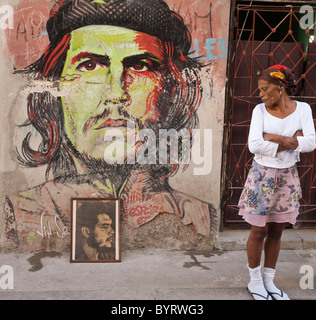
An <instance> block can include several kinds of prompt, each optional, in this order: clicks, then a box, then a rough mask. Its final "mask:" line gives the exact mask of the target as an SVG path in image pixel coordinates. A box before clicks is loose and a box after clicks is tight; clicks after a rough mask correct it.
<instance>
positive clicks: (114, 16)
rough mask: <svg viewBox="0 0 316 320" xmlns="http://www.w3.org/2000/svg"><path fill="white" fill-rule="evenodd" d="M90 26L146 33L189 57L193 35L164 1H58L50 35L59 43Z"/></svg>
mask: <svg viewBox="0 0 316 320" xmlns="http://www.w3.org/2000/svg"><path fill="white" fill-rule="evenodd" d="M88 25H112V26H120V27H125V28H128V29H133V30H136V31H140V32H144V33H147V34H149V35H151V36H154V37H157V38H159V39H160V40H162V41H165V42H171V43H173V45H174V47H175V49H176V50H177V51H180V52H183V53H184V54H187V53H188V52H189V50H190V46H191V36H190V33H189V31H188V29H187V27H186V26H185V24H184V22H183V19H182V18H181V17H180V16H179V15H178V14H177V13H175V12H174V11H172V10H170V8H169V7H168V5H167V4H166V3H165V2H164V1H162V0H59V1H58V2H57V3H56V5H55V6H54V7H53V9H52V11H51V16H50V18H49V20H48V22H47V32H48V35H49V39H50V42H51V43H54V44H56V43H57V42H58V41H59V40H60V39H61V38H62V37H63V36H64V35H65V34H67V33H70V32H71V31H73V30H75V29H78V28H81V27H84V26H88Z"/></svg>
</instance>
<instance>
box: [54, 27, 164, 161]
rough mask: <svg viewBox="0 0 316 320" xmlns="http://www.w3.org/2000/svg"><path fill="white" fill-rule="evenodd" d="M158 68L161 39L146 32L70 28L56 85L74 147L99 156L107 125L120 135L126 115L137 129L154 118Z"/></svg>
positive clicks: (161, 64)
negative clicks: (59, 79) (60, 92)
mask: <svg viewBox="0 0 316 320" xmlns="http://www.w3.org/2000/svg"><path fill="white" fill-rule="evenodd" d="M164 70H165V67H164V54H163V50H162V43H161V41H160V40H159V39H157V38H155V37H152V36H150V35H148V34H145V33H142V32H138V31H134V30H130V29H126V28H122V27H115V26H104V25H93V26H86V27H82V28H80V29H76V30H74V31H72V33H71V41H70V47H69V50H68V52H67V57H66V61H65V65H64V69H63V72H62V75H61V87H60V88H61V91H62V92H67V94H64V95H63V96H62V107H63V114H64V120H65V129H66V134H67V136H68V138H69V140H70V141H71V142H72V144H73V145H74V147H75V148H76V149H77V150H78V151H79V152H84V153H86V154H87V155H89V156H92V157H95V158H103V159H104V158H105V157H106V155H105V149H106V147H107V146H108V144H109V142H108V141H105V140H106V139H104V137H105V135H108V134H111V132H112V130H113V129H115V130H121V131H122V132H123V133H124V134H125V135H126V132H127V129H126V127H127V121H133V122H134V123H135V125H136V129H135V132H136V134H137V131H138V130H139V129H141V128H142V127H146V123H147V122H151V121H156V120H157V119H158V118H159V117H160V112H159V110H158V107H157V101H158V98H159V96H160V93H161V91H162V87H163V86H162V82H163V74H164ZM134 142H135V146H136V145H137V144H138V143H139V141H137V139H136V140H135V138H134ZM124 143H125V144H126V140H125V142H124ZM135 146H132V147H131V146H130V150H134V151H133V152H135V148H136V147H135ZM105 160H106V159H105Z"/></svg>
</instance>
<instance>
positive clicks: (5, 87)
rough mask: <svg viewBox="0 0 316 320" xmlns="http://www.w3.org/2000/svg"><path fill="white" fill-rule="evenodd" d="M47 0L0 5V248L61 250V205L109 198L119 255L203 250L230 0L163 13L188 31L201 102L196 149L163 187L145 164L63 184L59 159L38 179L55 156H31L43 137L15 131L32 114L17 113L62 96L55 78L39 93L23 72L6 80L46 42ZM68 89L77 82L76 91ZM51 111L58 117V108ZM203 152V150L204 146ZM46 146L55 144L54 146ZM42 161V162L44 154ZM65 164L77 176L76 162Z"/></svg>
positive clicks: (66, 238) (216, 162)
mask: <svg viewBox="0 0 316 320" xmlns="http://www.w3.org/2000/svg"><path fill="white" fill-rule="evenodd" d="M54 2H55V1H53V0H20V1H19V0H15V1H10V3H8V2H7V1H5V0H1V1H0V8H1V7H2V8H4V9H6V7H3V6H4V5H7V4H9V5H10V6H11V7H12V8H13V12H14V15H13V20H12V26H11V25H9V24H7V25H5V24H3V30H0V33H1V38H0V39H1V54H2V59H1V60H0V70H1V76H2V77H1V79H2V80H1V87H0V90H1V91H0V96H1V120H0V121H1V127H0V130H1V148H0V175H1V178H0V181H1V204H2V206H1V210H2V211H1V218H0V223H1V247H2V250H3V251H10V250H20V251H32V250H55V251H58V250H64V249H65V248H68V246H69V242H70V225H71V198H73V197H113V196H118V197H120V198H121V199H122V205H121V208H122V213H121V215H122V237H121V241H122V248H128V249H130V248H134V247H148V246H149V247H164V248H165V247H167V248H176V249H192V248H195V249H199V248H200V249H205V248H210V247H212V245H213V242H214V239H215V238H216V236H217V233H218V228H219V215H220V211H219V210H220V180H221V156H222V133H223V121H224V108H225V105H224V97H225V84H226V63H227V61H226V59H227V47H228V40H227V39H228V27H229V14H230V1H229V0H212V1H210V0H198V1H196V0H185V1H182V0H168V1H167V3H168V5H169V7H170V8H171V9H172V10H174V11H175V12H176V13H178V14H179V15H180V16H181V17H182V18H183V20H184V23H185V24H186V26H187V27H188V30H189V32H190V35H191V38H192V45H191V51H193V53H192V54H191V57H195V58H197V57H199V61H200V62H201V63H203V64H204V65H205V66H204V67H202V69H201V71H199V76H200V78H201V83H200V87H201V88H202V91H201V92H202V93H203V96H202V99H201V101H200V100H199V97H194V99H195V100H196V101H198V102H199V104H200V105H199V108H198V111H197V115H198V118H199V125H198V126H196V127H195V128H196V129H198V130H197V132H198V133H200V134H201V141H200V142H199V143H197V146H198V147H196V148H194V147H193V148H192V150H191V161H190V164H189V165H188V166H187V165H185V164H182V163H181V160H180V168H179V170H178V171H177V172H176V173H175V174H174V175H170V173H169V175H170V177H168V178H167V179H164V180H163V181H162V177H163V176H164V175H165V174H166V173H165V172H164V171H163V170H160V169H159V170H156V171H155V173H154V174H153V173H152V169H151V168H152V167H153V165H152V164H149V165H147V166H146V167H142V168H139V167H138V168H137V169H136V168H132V171H131V172H130V170H129V169H130V168H131V167H132V165H129V166H128V168H129V169H127V172H128V174H127V175H126V177H123V176H124V172H125V171H123V169H120V168H119V167H118V166H116V165H112V167H111V165H109V166H108V167H110V169H109V170H108V171H106V170H105V172H108V174H109V176H111V178H109V177H108V176H107V174H106V173H103V176H102V177H100V172H98V174H96V173H95V172H93V173H91V170H90V171H89V173H87V171H85V170H84V171H83V172H81V175H80V179H78V175H77V176H76V178H74V177H70V178H69V177H68V178H69V179H68V178H67V179H65V177H66V176H67V175H68V174H69V166H68V165H69V163H70V162H69V161H70V160H69V159H68V160H64V162H62V161H61V162H59V164H58V168H57V169H58V170H57V171H58V174H59V178H58V179H57V178H56V175H55V176H54V175H53V174H52V172H50V174H49V175H48V176H46V177H45V172H46V169H47V166H48V165H52V163H53V162H54V161H55V159H56V157H57V156H55V157H53V156H52V157H51V158H50V159H49V161H46V159H44V158H45V157H44V156H43V155H41V154H40V152H39V149H38V148H39V146H40V144H41V142H42V139H43V137H42V136H41V134H40V133H39V132H38V131H37V130H36V129H35V128H34V127H33V126H32V125H28V126H23V127H21V126H20V127H19V125H21V124H24V123H25V122H26V121H27V119H28V118H29V119H31V121H32V120H33V118H32V117H36V116H37V114H32V112H31V111H30V112H29V114H28V112H27V109H28V105H27V101H28V99H29V101H30V96H29V94H30V93H33V92H40V93H41V92H44V91H50V92H51V95H52V96H53V97H54V95H55V96H58V95H59V96H63V95H65V93H63V92H62V93H60V94H59V93H56V92H57V91H58V89H56V87H58V85H59V84H58V80H56V79H55V80H56V83H55V86H51V88H48V87H47V86H49V85H52V84H54V83H53V80H52V79H50V80H49V81H50V82H47V81H46V80H45V79H44V80H45V81H44V80H43V82H39V81H36V80H34V79H33V82H31V81H30V79H28V78H27V77H26V76H24V75H21V74H13V70H14V68H15V69H23V68H26V67H27V66H29V65H30V64H32V63H34V62H35V61H36V60H37V59H38V58H40V57H41V55H42V54H43V53H44V52H45V50H46V48H47V46H48V44H49V40H48V36H47V32H46V27H45V25H46V21H47V19H48V17H49V12H50V9H51V7H52V5H53V4H54ZM100 5H102V4H100ZM5 12H6V11H5ZM8 19H9V20H10V18H8ZM7 22H8V21H7ZM9 22H10V21H9ZM55 54H56V53H55ZM52 59H53V58H52ZM178 59H180V58H178ZM183 73H185V70H184V71H183ZM178 76H179V75H178ZM186 77H188V75H186ZM192 77H193V76H192ZM186 80H187V79H186ZM193 82H194V84H195V86H199V84H198V83H199V81H198V80H197V78H195V76H194V81H193ZM180 85H181V82H180ZM182 85H184V86H186V85H185V84H182ZM78 86H79V85H78V84H77V88H78ZM191 86H192V83H191ZM74 88H75V87H74ZM71 90H75V89H71ZM68 94H69V95H70V96H71V94H72V91H70V92H69V91H68ZM195 94H196V93H195ZM175 95H176V94H175ZM56 99H57V98H56ZM170 99H172V97H170ZM191 100H192V98H191ZM198 102H195V104H196V105H197V104H198ZM195 107H196V106H194V107H192V106H191V109H190V108H187V109H185V110H186V111H185V112H187V114H186V117H187V118H189V117H190V116H191V113H194V112H195V109H194V108H195ZM52 108H53V105H52ZM193 109H194V110H193ZM58 112H59V113H60V114H61V113H62V110H58ZM58 112H57V113H58ZM176 116H179V115H176ZM62 118H63V117H62ZM168 119H169V120H170V117H169V118H168ZM175 123H176V122H175ZM175 129H176V130H179V128H175ZM54 130H55V127H54V126H52V127H51V131H52V132H53V133H54ZM56 130H57V129H56ZM29 132H31V133H32V136H31V138H30V140H29V144H30V147H31V149H32V150H34V151H37V153H36V154H35V153H33V154H26V149H24V151H23V150H22V149H21V145H22V143H23V141H24V143H26V140H24V139H25V137H26V136H27V135H28V133H29ZM55 135H59V136H60V135H61V133H60V132H58V133H57V132H56V133H55ZM56 143H57V142H56ZM210 145H211V148H208V147H209V146H210ZM46 147H47V146H46ZM48 148H49V146H48ZM56 148H61V147H60V145H58V147H57V144H56ZM31 149H29V150H31ZM16 151H18V152H19V153H20V155H22V156H23V155H24V156H26V158H27V159H28V160H30V158H31V157H32V158H33V162H32V164H30V165H29V166H28V167H26V166H23V165H21V164H20V163H19V162H18V161H17V155H16ZM42 153H43V152H42ZM59 154H60V153H59ZM199 155H200V157H198V156H199ZM46 156H47V157H48V156H49V155H48V153H47V155H46ZM36 157H38V163H40V162H41V163H43V165H41V166H39V165H37V163H35V162H36V161H34V159H35V158H36ZM198 160H200V163H199V161H198ZM67 161H68V162H67ZM75 162H76V161H75ZM66 164H67V165H66ZM75 166H77V169H78V163H77V162H76V163H75ZM184 168H185V169H186V170H183V169H184ZM77 173H78V171H77ZM119 176H120V177H119ZM122 177H123V178H122ZM111 179H112V180H111ZM79 180H80V181H79ZM118 189H119V190H118ZM56 217H57V218H58V221H59V222H58V223H56ZM64 227H65V228H66V229H64ZM61 230H68V232H62V231H61ZM50 231H52V232H50ZM54 231H55V232H54Z"/></svg>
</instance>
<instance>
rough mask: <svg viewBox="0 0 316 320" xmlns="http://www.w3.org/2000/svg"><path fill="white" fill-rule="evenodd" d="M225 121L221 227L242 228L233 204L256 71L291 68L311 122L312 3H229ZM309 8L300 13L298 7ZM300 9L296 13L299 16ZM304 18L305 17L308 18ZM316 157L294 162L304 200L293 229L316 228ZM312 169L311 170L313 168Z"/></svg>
mask: <svg viewBox="0 0 316 320" xmlns="http://www.w3.org/2000/svg"><path fill="white" fill-rule="evenodd" d="M232 5H233V9H232V13H231V14H232V16H231V28H230V30H231V34H230V44H229V45H230V50H229V58H228V59H229V60H228V79H229V82H228V86H227V93H226V119H225V135H224V148H223V159H224V161H223V170H222V172H223V178H222V185H223V189H222V190H223V198H222V227H226V228H234V229H240V228H244V227H247V225H248V224H247V223H245V222H244V221H243V220H242V218H241V217H239V216H238V208H237V204H238V200H239V197H240V194H241V191H242V189H243V185H244V183H245V179H246V177H247V174H248V171H249V169H250V167H251V164H252V159H253V155H252V154H251V153H250V152H249V150H248V146H247V138H248V132H249V126H250V119H251V114H252V110H253V109H254V107H255V106H256V105H257V104H258V103H260V102H261V100H260V98H259V96H258V94H259V92H258V89H257V77H258V72H260V71H262V70H264V69H266V68H267V67H269V66H271V65H274V64H282V65H285V66H287V67H289V68H291V69H292V70H293V71H294V73H295V76H296V80H297V84H298V90H297V93H296V95H295V97H292V98H293V99H295V100H298V101H304V102H307V103H308V104H309V105H310V106H311V108H312V112H313V117H314V119H316V42H315V39H314V30H315V28H316V21H315V13H316V1H305V2H291V1H287V2H286V3H285V2H284V3H283V2H268V1H261V2H260V1H238V0H232ZM304 5H308V6H309V7H305V9H309V11H308V10H307V11H304V12H302V6H304ZM300 11H301V12H300ZM306 14H309V15H308V16H307V15H306ZM315 165H316V159H315V151H314V152H313V153H308V154H301V161H300V162H299V163H298V164H297V166H298V172H299V175H300V180H301V186H302V191H303V198H302V200H301V207H300V211H301V214H300V215H299V217H298V223H297V226H298V227H314V226H316V166H315ZM314 168H315V169H314Z"/></svg>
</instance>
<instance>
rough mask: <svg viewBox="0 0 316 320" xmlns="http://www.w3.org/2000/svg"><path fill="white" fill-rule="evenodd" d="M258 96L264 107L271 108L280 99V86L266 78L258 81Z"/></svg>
mask: <svg viewBox="0 0 316 320" xmlns="http://www.w3.org/2000/svg"><path fill="white" fill-rule="evenodd" d="M258 89H259V96H260V98H261V100H262V102H263V103H264V104H265V105H266V107H269V108H273V107H274V106H276V105H277V104H278V103H279V101H280V99H281V94H280V90H281V87H280V86H279V85H276V84H273V83H271V82H269V81H266V80H259V81H258Z"/></svg>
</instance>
